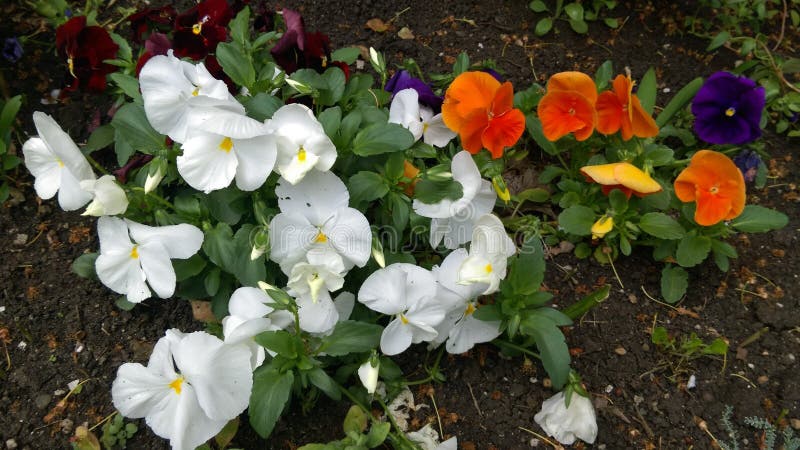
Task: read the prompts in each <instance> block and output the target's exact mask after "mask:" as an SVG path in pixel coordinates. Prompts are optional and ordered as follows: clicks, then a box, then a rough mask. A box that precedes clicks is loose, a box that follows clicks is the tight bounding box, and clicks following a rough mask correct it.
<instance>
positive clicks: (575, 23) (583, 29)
mask: <svg viewBox="0 0 800 450" xmlns="http://www.w3.org/2000/svg"><path fill="white" fill-rule="evenodd" d="M569 26H570V27H572V31H574V32H576V33H578V34H586V33H587V32H588V31H589V25H588V24H587V23H586V22H584V21H583V20H573V19H570V20H569Z"/></svg>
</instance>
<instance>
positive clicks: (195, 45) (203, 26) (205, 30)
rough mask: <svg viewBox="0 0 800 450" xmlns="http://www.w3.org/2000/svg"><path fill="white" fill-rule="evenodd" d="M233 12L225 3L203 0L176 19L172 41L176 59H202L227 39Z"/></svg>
mask: <svg viewBox="0 0 800 450" xmlns="http://www.w3.org/2000/svg"><path fill="white" fill-rule="evenodd" d="M232 18H233V11H231V8H230V6H228V2H227V0H205V1H204V2H201V3H198V4H197V6H194V7H192V8H191V9H189V10H188V11H186V12H184V13H182V14H180V15H178V17H177V19H175V33H173V35H172V41H173V44H174V49H175V56H177V57H179V58H183V57H186V56H188V57H189V58H192V59H194V60H200V59H203V58H204V57H205V56H206V55H207V54H209V53H210V52H213V51H214V50H215V49H216V48H217V44H219V43H220V42H224V41H225V40H226V39H227V38H228V30H227V26H228V22H230V21H231V19H232Z"/></svg>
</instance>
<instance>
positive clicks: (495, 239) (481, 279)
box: [457, 214, 517, 295]
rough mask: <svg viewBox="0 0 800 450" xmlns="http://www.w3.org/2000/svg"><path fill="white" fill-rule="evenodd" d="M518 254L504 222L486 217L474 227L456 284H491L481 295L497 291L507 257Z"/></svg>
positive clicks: (505, 266)
mask: <svg viewBox="0 0 800 450" xmlns="http://www.w3.org/2000/svg"><path fill="white" fill-rule="evenodd" d="M516 251H517V248H516V246H515V245H514V241H512V240H511V238H510V237H508V234H507V233H506V229H505V227H504V226H503V222H501V221H500V219H498V218H497V216H495V215H493V214H486V215H485V216H483V217H481V218H480V219H478V222H477V223H476V224H475V229H474V230H473V232H472V243H471V244H470V248H469V256H467V258H466V259H464V261H463V262H462V263H461V267H460V268H459V270H458V279H457V282H458V283H459V284H473V283H481V284H484V285H488V286H487V288H486V290H485V291H483V293H482V295H487V294H491V293H493V292H496V291H497V289H498V288H499V287H500V280H502V279H504V278H505V277H506V268H507V265H508V258H510V257H511V256H512V255H513V254H514V253H516Z"/></svg>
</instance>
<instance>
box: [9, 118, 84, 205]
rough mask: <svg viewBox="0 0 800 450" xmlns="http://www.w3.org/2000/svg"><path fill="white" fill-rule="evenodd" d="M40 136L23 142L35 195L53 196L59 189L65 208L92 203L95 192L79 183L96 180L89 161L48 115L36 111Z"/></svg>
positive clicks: (35, 119)
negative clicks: (33, 179)
mask: <svg viewBox="0 0 800 450" xmlns="http://www.w3.org/2000/svg"><path fill="white" fill-rule="evenodd" d="M33 123H34V125H36V132H37V133H38V134H39V136H38V137H34V138H30V139H28V140H27V141H26V142H25V144H23V145H22V153H23V155H24V157H25V166H27V167H28V170H30V172H31V174H33V176H34V178H35V179H36V180H35V181H34V183H33V187H34V189H36V195H38V196H39V197H41V198H42V199H45V200H47V199H50V198H53V196H55V195H56V192H58V204H59V206H61V209H63V210H65V211H74V210H76V209H78V208H80V207H82V206H83V205H85V204H87V203H89V201H90V200H91V199H92V194H91V193H90V192H87V191H85V190H83V189H82V188H81V186H80V182H81V181H84V180H94V179H95V175H94V172H92V167H91V166H90V165H89V161H87V160H86V157H84V156H83V153H81V151H80V150H79V149H78V146H77V145H75V142H73V141H72V138H70V137H69V135H68V134H67V133H65V132H64V130H62V129H61V127H60V126H59V125H58V124H57V123H56V121H55V120H53V118H52V117H50V116H49V115H47V114H45V113H43V112H40V111H36V112H35V113H33Z"/></svg>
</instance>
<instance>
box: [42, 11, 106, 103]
mask: <svg viewBox="0 0 800 450" xmlns="http://www.w3.org/2000/svg"><path fill="white" fill-rule="evenodd" d="M56 49H57V50H58V55H59V56H60V57H61V58H62V59H63V60H64V61H66V62H67V68H68V69H69V78H70V81H69V83H68V85H67V87H66V90H68V91H74V90H77V89H78V88H79V87H81V88H84V89H88V90H90V91H96V92H102V91H104V90H105V89H106V75H107V74H109V73H111V72H115V71H116V70H117V68H116V67H114V66H112V65H111V64H106V63H104V62H103V61H104V60H106V59H114V58H116V56H117V50H118V49H119V46H117V44H115V43H114V41H113V40H111V36H110V35H109V34H108V31H106V30H105V29H104V28H101V27H98V26H86V17H85V16H78V17H73V18H72V19H70V20H69V21H67V22H66V23H65V24H63V25H61V26H60V27H58V29H56Z"/></svg>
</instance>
